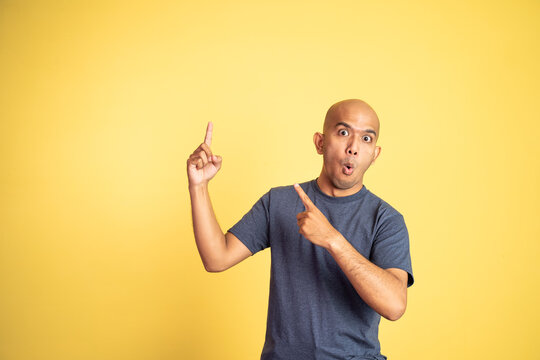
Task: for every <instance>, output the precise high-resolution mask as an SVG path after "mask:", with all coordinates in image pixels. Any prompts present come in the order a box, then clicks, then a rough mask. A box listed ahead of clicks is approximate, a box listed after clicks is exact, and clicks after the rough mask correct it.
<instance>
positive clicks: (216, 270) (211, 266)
mask: <svg viewBox="0 0 540 360" xmlns="http://www.w3.org/2000/svg"><path fill="white" fill-rule="evenodd" d="M203 264H204V269H205V270H206V272H209V273H219V272H222V271H225V270H226V269H225V268H223V267H221V266H217V265H216V264H207V263H203Z"/></svg>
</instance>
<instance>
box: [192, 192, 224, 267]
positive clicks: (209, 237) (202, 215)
mask: <svg viewBox="0 0 540 360" xmlns="http://www.w3.org/2000/svg"><path fill="white" fill-rule="evenodd" d="M189 193H190V197H191V216H192V220H193V233H194V235H195V242H196V244H197V249H198V250H199V254H200V256H201V260H202V262H203V264H204V267H205V268H206V270H208V271H213V270H215V269H218V268H219V266H220V259H221V258H222V255H223V254H224V253H225V251H226V248H227V245H226V240H225V235H224V234H223V231H222V230H221V227H220V226H219V224H218V222H217V219H216V215H215V213H214V210H213V208H212V202H211V201H210V194H209V193H208V184H207V183H206V184H200V185H195V186H190V187H189Z"/></svg>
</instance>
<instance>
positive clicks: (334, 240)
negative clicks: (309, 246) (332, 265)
mask: <svg viewBox="0 0 540 360" xmlns="http://www.w3.org/2000/svg"><path fill="white" fill-rule="evenodd" d="M344 241H347V240H345V238H344V237H343V235H341V233H340V232H339V231H337V230H336V231H335V234H333V235H332V236H331V237H330V239H329V240H328V244H327V247H326V250H328V252H330V253H331V254H335V253H338V252H339V251H340V249H341V248H342V247H343V242H344Z"/></svg>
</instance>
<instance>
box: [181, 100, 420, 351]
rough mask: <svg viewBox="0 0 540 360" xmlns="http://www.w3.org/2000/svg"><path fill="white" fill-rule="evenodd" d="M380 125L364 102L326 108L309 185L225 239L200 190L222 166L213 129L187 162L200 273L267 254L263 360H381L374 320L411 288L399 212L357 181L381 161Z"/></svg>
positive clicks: (285, 189) (390, 314) (289, 192)
mask: <svg viewBox="0 0 540 360" xmlns="http://www.w3.org/2000/svg"><path fill="white" fill-rule="evenodd" d="M379 128H380V126H379V119H378V117H377V114H376V113H375V111H374V110H373V109H372V108H371V107H370V106H369V105H368V104H367V103H365V102H364V101H362V100H358V99H349V100H343V101H340V102H338V103H336V104H334V105H332V106H331V107H330V108H329V109H328V112H327V114H326V117H325V121H324V125H323V133H322V134H321V133H319V132H317V133H315V134H314V136H313V142H314V144H315V148H316V150H317V153H318V154H321V155H322V156H323V165H322V170H321V173H320V175H319V177H317V178H316V179H314V180H311V181H308V182H305V183H302V184H294V185H291V186H281V187H275V188H272V189H270V190H269V191H268V192H267V193H266V194H264V195H263V196H262V197H261V198H260V199H259V200H258V201H257V202H256V203H255V205H254V206H253V207H252V208H251V210H250V211H249V212H247V213H246V214H245V215H244V217H243V218H242V219H241V220H240V221H238V222H237V223H236V224H235V225H234V226H233V227H231V228H230V229H229V230H228V231H227V232H226V233H225V234H224V233H223V231H222V230H221V228H220V226H219V224H218V222H217V220H216V216H215V214H214V212H213V210H212V205H211V202H210V196H209V193H208V182H209V181H210V179H212V178H213V177H214V176H215V175H216V173H217V172H218V171H219V169H220V168H221V161H222V159H221V157H220V156H217V155H214V154H213V153H212V151H211V143H212V123H209V124H208V127H207V130H206V137H205V140H204V142H203V143H202V144H201V145H200V146H199V147H198V148H197V149H196V150H195V152H193V154H191V156H190V157H189V159H188V162H187V165H188V166H187V171H188V180H189V191H190V196H191V206H192V217H193V231H194V234H195V241H196V244H197V248H198V250H199V254H200V256H201V259H202V262H203V264H204V267H205V269H206V270H207V271H209V272H220V271H224V270H227V269H229V268H230V267H232V266H234V265H236V264H238V263H239V262H241V261H242V260H244V259H246V258H247V257H249V256H252V255H254V254H255V253H257V252H259V251H261V250H263V249H266V248H267V247H270V248H271V258H272V262H271V276H270V295H269V303H268V319H267V328H266V339H265V343H264V347H263V349H262V353H261V359H262V360H270V359H274V360H278V359H279V360H304V359H305V360H313V359H316V360H330V359H332V360H333V359H379V360H380V359H386V356H384V355H382V354H381V348H380V343H379V339H378V332H379V323H380V318H381V316H383V317H385V318H386V319H388V320H392V321H395V320H397V319H399V318H400V317H401V316H402V315H403V313H404V312H405V309H406V306H407V288H408V287H409V286H411V285H412V284H413V282H414V279H413V273H412V267H411V258H410V251H409V235H408V231H407V227H406V225H405V221H404V218H403V216H402V215H401V213H399V212H398V211H397V210H395V209H394V208H393V207H392V206H390V205H389V204H388V203H387V202H385V201H384V200H382V199H381V198H379V197H378V196H376V195H375V194H373V193H372V192H371V191H369V190H368V189H367V188H366V186H365V185H364V184H363V177H364V173H365V172H366V171H367V169H368V168H369V167H370V165H371V164H373V163H374V162H375V160H376V159H377V157H378V156H379V154H380V153H381V147H380V146H376V143H377V139H378V138H379V135H380V132H379Z"/></svg>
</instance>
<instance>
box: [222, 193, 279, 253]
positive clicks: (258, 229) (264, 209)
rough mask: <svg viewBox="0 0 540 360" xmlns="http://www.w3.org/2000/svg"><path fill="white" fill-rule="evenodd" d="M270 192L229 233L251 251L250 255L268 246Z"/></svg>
mask: <svg viewBox="0 0 540 360" xmlns="http://www.w3.org/2000/svg"><path fill="white" fill-rule="evenodd" d="M269 206H270V192H267V193H266V194H264V195H263V196H262V197H261V198H260V199H259V200H258V201H257V202H256V203H255V205H253V207H252V208H251V210H249V212H247V213H246V214H245V215H244V216H243V217H242V219H240V220H239V221H238V222H237V223H236V224H235V225H234V226H233V227H231V228H230V229H229V232H230V233H232V234H233V235H234V236H236V237H237V238H238V239H239V240H240V241H241V242H242V243H243V244H244V245H246V247H247V248H248V249H249V251H251V253H252V254H251V255H252V256H253V255H255V253H257V252H259V251H261V250H264V249H266V248H267V247H269V246H270V243H269V236H268V229H269V223H270V216H269V214H270V211H269Z"/></svg>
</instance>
